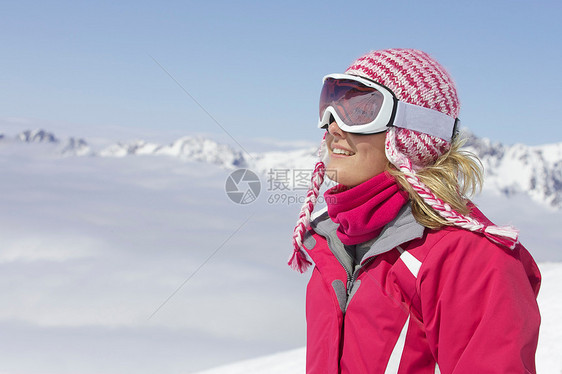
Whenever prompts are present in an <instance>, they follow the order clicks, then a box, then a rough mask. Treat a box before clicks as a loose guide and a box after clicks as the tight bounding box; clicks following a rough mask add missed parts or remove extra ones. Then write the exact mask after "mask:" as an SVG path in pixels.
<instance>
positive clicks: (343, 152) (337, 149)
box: [332, 148, 354, 156]
mask: <svg viewBox="0 0 562 374" xmlns="http://www.w3.org/2000/svg"><path fill="white" fill-rule="evenodd" d="M332 152H333V153H335V154H337V155H346V156H353V155H354V153H353V152H348V151H346V150H343V149H341V148H334V149H332Z"/></svg>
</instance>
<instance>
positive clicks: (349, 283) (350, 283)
mask: <svg viewBox="0 0 562 374" xmlns="http://www.w3.org/2000/svg"><path fill="white" fill-rule="evenodd" d="M352 287H353V281H352V280H351V279H348V280H347V296H349V294H350V293H351V288H352Z"/></svg>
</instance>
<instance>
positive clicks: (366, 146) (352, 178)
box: [326, 121, 387, 187]
mask: <svg viewBox="0 0 562 374" xmlns="http://www.w3.org/2000/svg"><path fill="white" fill-rule="evenodd" d="M385 137H386V133H384V132H383V133H378V134H370V135H363V134H353V133H349V132H345V131H343V130H341V129H340V128H339V126H338V125H337V124H336V122H335V121H334V122H332V123H331V124H330V126H328V133H327V134H326V145H327V147H328V153H329V156H330V158H329V160H328V165H326V170H327V173H328V177H329V178H330V179H333V180H335V181H336V182H338V183H340V184H343V185H344V186H347V187H355V186H357V185H358V184H360V183H363V182H365V181H367V180H369V179H371V178H372V177H374V176H375V175H378V174H380V173H382V172H383V171H384V170H385V169H386V165H387V159H386V156H385V153H384V142H385Z"/></svg>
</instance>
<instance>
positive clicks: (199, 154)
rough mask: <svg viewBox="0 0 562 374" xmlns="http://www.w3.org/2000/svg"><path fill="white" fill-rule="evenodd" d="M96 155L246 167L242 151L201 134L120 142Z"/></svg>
mask: <svg viewBox="0 0 562 374" xmlns="http://www.w3.org/2000/svg"><path fill="white" fill-rule="evenodd" d="M97 155H99V156H102V157H124V156H127V155H154V156H170V157H176V158H179V159H182V160H186V161H198V162H208V163H211V164H215V165H219V166H222V167H226V168H242V167H247V166H248V163H247V160H246V157H245V156H244V154H243V152H241V151H237V150H235V149H234V148H232V147H230V146H228V145H225V144H219V143H217V142H215V141H213V140H210V139H205V138H202V137H188V136H186V137H182V138H180V139H177V140H176V141H174V142H172V143H171V144H168V145H161V144H157V143H150V142H146V141H144V140H134V141H131V142H119V143H115V144H112V145H110V146H108V147H106V148H103V149H102V150H100V151H99V152H97Z"/></svg>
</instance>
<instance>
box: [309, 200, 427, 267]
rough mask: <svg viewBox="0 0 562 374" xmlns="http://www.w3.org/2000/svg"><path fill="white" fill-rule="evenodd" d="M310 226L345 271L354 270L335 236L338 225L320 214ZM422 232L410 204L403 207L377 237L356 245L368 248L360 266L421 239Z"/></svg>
mask: <svg viewBox="0 0 562 374" xmlns="http://www.w3.org/2000/svg"><path fill="white" fill-rule="evenodd" d="M310 226H311V228H312V229H313V230H314V231H315V232H316V233H317V234H318V235H321V236H323V237H324V238H326V240H327V242H328V247H329V248H330V250H331V251H332V253H333V254H334V256H336V258H337V259H338V260H339V261H340V262H341V263H342V265H343V266H344V267H345V268H346V269H347V270H350V269H353V268H354V266H353V263H354V260H353V258H352V257H351V256H350V255H349V253H348V252H347V250H346V249H345V246H344V245H343V243H342V242H341V241H340V240H339V238H338V236H337V235H336V230H337V228H338V224H337V223H335V222H333V221H332V220H331V219H330V217H329V216H328V213H327V212H320V214H319V215H318V217H317V218H316V219H314V220H313V221H312V222H311V224H310ZM424 230H425V227H424V226H422V225H421V224H419V223H418V222H417V221H416V220H415V218H414V215H413V214H412V208H411V206H410V204H406V205H404V206H403V207H402V209H401V210H400V211H399V212H398V215H397V216H396V218H394V220H392V221H391V222H390V223H389V224H387V225H386V226H385V227H384V228H383V230H382V232H381V233H380V235H379V236H378V237H376V238H375V239H373V240H370V241H368V242H365V243H361V244H358V246H369V247H370V248H369V249H368V250H367V253H366V254H365V256H364V257H363V259H362V260H361V264H364V263H365V261H367V260H368V259H369V258H371V257H373V256H377V255H380V254H382V253H385V252H388V251H390V250H392V249H394V248H396V247H397V246H399V245H401V244H404V243H407V242H409V241H411V240H414V239H417V238H421V237H422V236H423V233H424ZM351 272H353V270H352V271H351Z"/></svg>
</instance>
